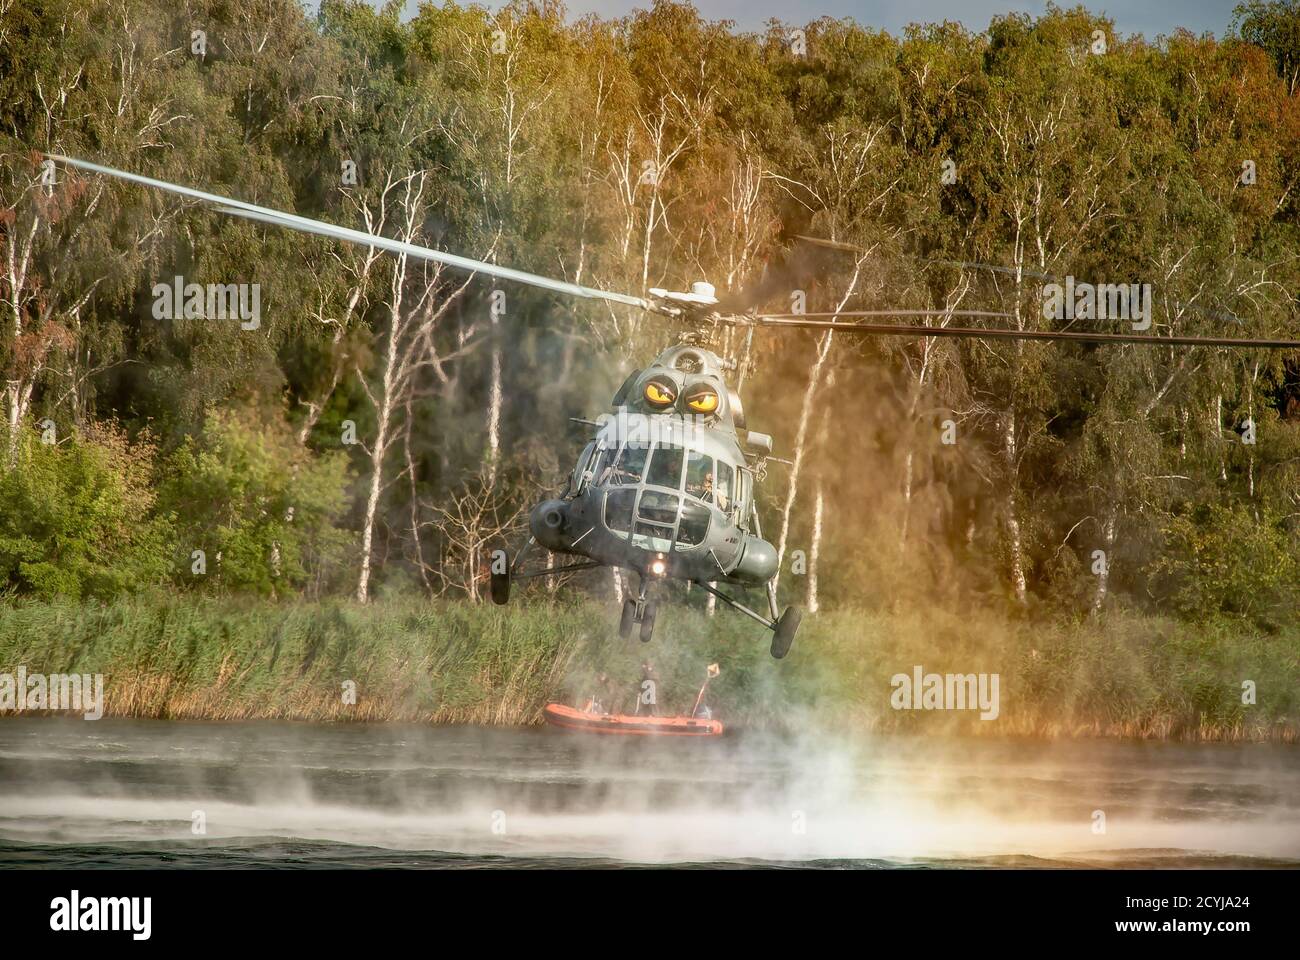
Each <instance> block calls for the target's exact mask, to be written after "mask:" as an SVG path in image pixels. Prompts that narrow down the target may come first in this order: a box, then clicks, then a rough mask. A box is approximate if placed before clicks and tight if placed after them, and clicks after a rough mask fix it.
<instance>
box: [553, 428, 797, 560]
mask: <svg viewBox="0 0 1300 960" xmlns="http://www.w3.org/2000/svg"><path fill="white" fill-rule="evenodd" d="M628 422H631V423H632V424H633V426H632V427H631V429H630V430H628V429H622V428H620V427H618V426H616V425H615V424H617V423H624V424H625V423H628ZM753 480H754V477H753V472H752V470H751V469H750V467H749V466H748V465H747V463H746V458H745V456H744V454H743V453H742V452H741V450H740V446H739V444H738V443H737V441H736V439H735V435H734V432H732V431H730V430H729V429H728V428H726V427H720V426H711V425H707V424H701V423H699V422H697V421H696V420H695V419H693V418H692V417H691V416H690V415H681V414H654V415H649V416H645V415H641V414H636V413H633V414H631V415H628V414H626V412H623V413H622V415H620V416H619V417H616V418H610V419H609V420H608V421H606V422H605V424H604V425H603V426H602V429H601V431H600V433H599V435H598V436H597V437H596V438H595V439H593V440H592V441H591V442H590V443H588V444H587V446H586V447H585V448H584V449H583V451H582V455H581V456H580V457H579V459H578V463H577V466H576V467H575V469H574V472H573V475H572V477H571V478H570V481H569V485H568V488H567V490H566V492H565V495H564V496H563V497H561V498H559V499H555V500H547V501H545V502H543V503H541V504H539V505H538V506H537V507H536V508H535V509H534V510H533V513H532V516H531V517H530V522H529V526H530V529H531V532H532V535H533V537H534V539H536V540H537V542H538V543H540V544H541V545H542V546H544V547H546V548H547V549H549V550H553V551H556V552H559V553H569V554H577V555H579V556H583V557H587V558H589V559H591V560H594V561H597V562H599V563H600V564H602V565H607V566H612V567H620V568H623V569H627V570H632V571H635V572H637V573H639V574H641V575H642V576H643V577H647V578H673V579H682V580H690V581H695V582H710V581H712V582H722V583H733V584H737V585H743V586H760V585H762V584H765V583H766V582H767V581H768V580H770V579H771V578H772V576H773V574H775V572H776V566H777V559H776V550H775V548H774V547H773V546H772V545H771V544H770V543H768V542H767V541H766V540H764V539H763V538H762V537H761V536H759V535H758V533H757V530H756V526H757V524H756V517H755V515H754V513H753Z"/></svg>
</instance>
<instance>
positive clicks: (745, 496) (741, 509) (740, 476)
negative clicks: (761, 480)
mask: <svg viewBox="0 0 1300 960" xmlns="http://www.w3.org/2000/svg"><path fill="white" fill-rule="evenodd" d="M753 483H754V478H753V476H752V475H751V474H750V472H749V471H748V470H747V469H746V468H744V467H741V468H740V469H739V470H737V471H736V504H735V512H734V514H733V515H734V516H735V518H736V523H737V524H738V525H739V526H740V528H741V529H742V530H749V498H750V494H751V493H753Z"/></svg>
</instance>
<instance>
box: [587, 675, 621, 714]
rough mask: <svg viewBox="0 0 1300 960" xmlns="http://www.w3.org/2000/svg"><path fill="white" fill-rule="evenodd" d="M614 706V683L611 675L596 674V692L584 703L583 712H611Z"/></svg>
mask: <svg viewBox="0 0 1300 960" xmlns="http://www.w3.org/2000/svg"><path fill="white" fill-rule="evenodd" d="M613 707H614V685H613V683H611V682H610V679H609V675H608V674H604V673H599V674H597V675H596V692H595V694H593V695H592V696H590V697H588V698H587V702H586V703H585V704H584V705H583V708H582V711H583V713H602V714H609V713H611V712H612V711H613Z"/></svg>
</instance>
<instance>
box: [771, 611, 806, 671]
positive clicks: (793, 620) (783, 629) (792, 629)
mask: <svg viewBox="0 0 1300 960" xmlns="http://www.w3.org/2000/svg"><path fill="white" fill-rule="evenodd" d="M802 619H803V611H802V610H800V609H799V608H798V607H786V608H785V613H783V614H781V616H780V618H779V619H778V620H777V621H776V623H775V625H773V627H772V651H771V652H772V656H773V657H775V658H776V659H777V660H780V659H781V658H782V657H784V656H785V655H786V654H787V653H789V652H790V644H792V643H794V635H795V634H796V633H798V632H799V621H800V620H802Z"/></svg>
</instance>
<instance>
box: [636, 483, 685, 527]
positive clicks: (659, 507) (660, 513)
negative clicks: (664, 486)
mask: <svg viewBox="0 0 1300 960" xmlns="http://www.w3.org/2000/svg"><path fill="white" fill-rule="evenodd" d="M681 502H682V500H681V497H674V496H673V495H672V494H668V493H660V492H659V491H658V490H647V491H646V492H645V493H643V494H641V509H640V510H639V511H637V514H638V516H640V518H641V519H642V520H649V521H650V522H651V523H662V524H666V525H668V526H670V527H671V526H672V525H673V524H674V523H676V522H677V508H678V507H679V506H680V504H681Z"/></svg>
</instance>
